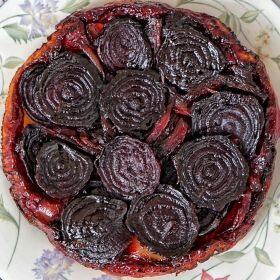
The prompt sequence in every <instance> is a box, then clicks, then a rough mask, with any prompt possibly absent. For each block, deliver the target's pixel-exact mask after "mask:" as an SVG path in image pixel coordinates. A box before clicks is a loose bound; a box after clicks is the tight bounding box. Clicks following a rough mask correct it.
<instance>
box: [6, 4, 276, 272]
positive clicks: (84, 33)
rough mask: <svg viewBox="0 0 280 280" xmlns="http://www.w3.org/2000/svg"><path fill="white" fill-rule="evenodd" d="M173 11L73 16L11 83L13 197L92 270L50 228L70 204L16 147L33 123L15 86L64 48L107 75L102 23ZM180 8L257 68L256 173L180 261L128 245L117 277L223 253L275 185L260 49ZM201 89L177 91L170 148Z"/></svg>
mask: <svg viewBox="0 0 280 280" xmlns="http://www.w3.org/2000/svg"><path fill="white" fill-rule="evenodd" d="M171 11H174V9H173V8H171V7H169V6H165V5H160V4H140V3H134V4H131V3H129V4H112V5H107V6H105V7H100V8H95V9H91V10H88V11H81V12H77V13H74V14H73V15H71V16H69V17H67V18H66V19H65V20H63V21H62V22H61V23H59V24H58V25H57V28H56V31H55V32H54V33H53V34H52V35H51V36H50V37H49V38H48V41H47V43H45V44H43V46H42V47H41V48H40V49H39V50H37V51H35V52H34V53H33V54H32V55H31V56H30V57H29V58H28V59H27V60H26V62H25V63H24V65H23V66H22V67H21V68H19V69H18V71H17V73H16V75H15V76H14V78H13V80H12V82H11V85H10V89H9V95H8V97H7V101H6V111H5V115H4V122H3V127H2V151H3V169H4V172H5V174H6V176H7V178H8V180H9V181H10V182H11V183H12V186H11V188H10V191H11V194H12V196H13V198H14V200H15V201H16V203H17V205H18V207H19V208H20V209H21V211H22V213H23V214H24V215H25V217H26V218H27V219H28V221H29V222H30V223H32V224H34V225H35V226H37V227H38V228H40V229H41V230H43V231H44V232H45V233H46V234H47V236H48V238H49V240H50V242H51V243H52V244H53V245H54V246H55V247H56V248H58V249H59V250H61V251H62V252H64V253H65V254H67V255H68V256H70V257H72V258H74V259H75V260H77V261H78V262H80V263H82V264H83V265H85V266H87V267H91V268H98V267H99V266H98V265H97V264H94V263H90V262H86V261H84V260H82V259H80V257H79V256H78V255H75V254H74V253H71V252H70V251H68V250H67V247H65V246H64V245H63V244H62V243H60V242H59V241H58V240H57V235H56V231H55V228H54V227H52V226H51V224H52V223H53V222H54V221H56V220H57V219H58V217H59V216H60V215H61V212H62V209H63V208H64V206H65V203H66V202H67V201H66V200H63V199H62V200H57V199H50V198H49V197H47V196H46V195H45V194H43V192H41V191H39V190H38V188H35V187H34V186H33V185H32V183H31V182H30V180H29V178H28V176H27V174H26V171H25V168H24V166H23V163H22V161H21V160H20V156H19V153H18V151H17V149H18V143H19V141H20V137H21V132H22V130H23V127H24V126H25V125H26V122H27V121H28V120H27V118H26V117H25V115H24V113H23V109H22V106H21V100H20V97H19V91H18V85H19V81H20V78H21V76H22V74H23V71H24V70H25V69H26V67H28V66H29V65H31V64H33V63H34V62H42V61H44V62H47V61H48V60H49V59H50V58H53V57H55V56H56V55H57V54H58V53H59V52H60V51H62V50H69V51H73V52H81V53H84V54H85V55H87V56H88V57H89V59H90V60H91V61H92V62H93V63H94V64H95V66H96V67H97V69H98V70H99V72H100V73H101V74H102V75H104V69H103V66H102V64H101V63H100V60H99V58H98V57H97V55H96V52H95V50H94V48H93V47H92V44H91V43H90V40H91V39H93V38H96V37H98V36H99V34H101V33H102V30H103V25H104V24H105V23H107V22H108V21H110V20H112V19H114V18H116V17H119V16H125V15H128V16H131V17H134V18H136V19H140V20H141V19H149V18H155V19H156V20H155V21H154V22H153V21H152V22H151V25H153V26H159V25H161V22H160V20H159V19H160V18H161V17H162V16H164V15H166V14H168V13H170V12H171ZM177 11H180V12H182V13H183V14H185V15H187V17H188V18H189V19H190V21H191V22H192V23H193V24H194V25H197V26H199V27H200V28H201V29H202V30H204V32H205V34H206V35H207V36H210V37H211V39H212V40H213V41H214V42H216V43H217V44H218V45H219V46H220V48H221V49H222V50H223V52H224V55H225V57H226V59H227V61H228V63H229V65H235V64H239V65H245V66H246V65H252V66H253V68H254V71H255V73H256V75H257V76H258V77H259V78H258V85H259V87H260V88H261V89H262V91H263V92H264V93H265V94H266V95H267V96H268V99H267V101H266V112H265V119H266V125H265V128H264V133H263V135H262V137H261V141H260V143H261V144H260V145H259V146H258V147H257V152H256V155H255V157H254V158H253V160H252V161H251V173H252V174H250V179H249V181H248V186H247V191H246V192H245V193H244V194H243V195H242V197H241V198H240V199H239V200H238V201H235V202H233V203H232V204H231V205H230V207H229V210H228V212H227V214H226V216H225V218H224V219H223V220H222V222H221V223H220V224H219V226H218V227H217V228H216V229H215V230H214V231H212V232H210V233H208V234H206V235H204V236H200V237H198V238H197V240H196V242H195V243H194V245H193V248H192V249H191V251H190V252H189V253H188V254H187V255H186V256H185V257H182V258H179V259H173V260H170V259H165V258H163V259H161V258H156V257H153V256H152V257H147V254H146V255H145V256H143V254H142V255H141V254H137V253H135V250H136V251H137V249H135V246H134V247H131V246H132V245H131V246H130V247H129V248H128V249H127V250H126V252H125V253H124V254H123V255H122V256H121V258H120V259H118V260H116V261H115V262H113V263H111V264H107V265H104V266H103V267H102V269H103V270H104V271H106V272H108V273H112V274H115V275H122V276H123V275H129V276H134V277H143V276H154V275H160V274H166V273H172V272H176V273H179V272H181V271H184V270H188V269H192V268H194V267H195V266H196V265H197V263H198V262H203V261H206V260H207V259H209V258H210V257H211V256H212V255H213V254H215V253H217V252H224V251H226V250H228V249H230V248H232V247H233V246H234V245H235V244H236V243H237V242H238V241H239V240H240V239H241V238H243V237H244V236H245V234H246V233H247V232H248V231H249V230H250V228H251V227H252V225H253V224H254V216H255V214H256V212H257V210H258V209H259V208H260V207H261V205H262V203H263V200H264V198H265V194H266V192H267V191H268V189H269V187H270V183H271V176H272V170H273V162H274V156H275V149H274V144H275V142H276V140H277V136H276V127H277V123H276V120H277V118H276V114H277V107H276V100H275V95H274V92H273V89H272V87H271V85H270V82H269V78H268V76H267V73H266V70H265V67H264V65H263V63H262V62H261V61H260V60H259V58H258V57H257V56H256V55H255V54H253V53H252V52H250V51H248V50H246V49H245V48H244V47H243V46H241V45H240V43H239V42H238V40H237V39H236V36H235V35H234V34H233V33H232V32H231V31H230V29H229V28H228V27H226V26H225V25H223V24H222V23H221V22H220V21H219V20H218V19H216V18H214V17H211V16H209V15H206V14H200V13H196V12H193V11H190V10H185V9H177ZM156 30H157V29H156ZM156 38H158V39H157V40H155V42H154V44H155V45H156V46H158V45H160V42H159V38H160V36H159V35H158V36H156ZM223 83H224V82H223V81H222V80H220V79H218V78H217V79H216V81H212V82H208V83H207V84H206V85H203V86H204V89H205V88H206V89H207V92H210V94H211V92H213V91H214V92H215V91H217V90H219V88H220V87H222V84H223ZM232 83H234V82H232ZM204 92H205V91H204ZM200 93H201V91H200V90H199V86H197V88H193V89H190V93H189V94H188V95H187V96H186V97H181V96H179V95H178V97H177V98H176V101H175V102H174V104H175V105H174V106H173V109H172V110H173V111H174V112H175V113H178V114H181V115H182V116H183V117H182V118H181V123H180V126H179V124H178V127H176V128H175V129H174V130H173V133H172V134H171V135H170V136H169V138H166V139H165V147H166V149H167V151H168V150H170V149H175V148H176V144H177V143H176V141H178V136H177V134H178V135H179V136H180V135H181V138H183V137H187V133H188V126H187V122H185V119H184V118H187V116H188V115H189V114H190V108H191V104H192V103H193V101H194V100H195V99H197V97H198V96H197V94H200ZM170 109H171V106H170V107H167V114H166V115H163V117H162V118H161V120H159V121H158V122H157V123H156V124H155V129H154V130H153V131H152V133H151V134H150V141H151V142H152V141H155V140H156V139H157V138H158V137H159V136H160V134H161V132H162V131H163V130H164V129H165V127H166V126H167V123H168V120H169V118H170V114H171V113H170V111H169V110H170ZM48 129H49V130H50V132H52V133H57V134H58V135H60V136H59V137H62V139H63V137H64V138H67V139H69V138H70V139H71V140H72V141H73V142H74V143H75V144H76V145H79V144H80V145H84V146H83V147H89V146H88V144H90V145H93V147H91V148H92V150H91V151H94V152H93V154H99V153H100V151H101V150H102V141H103V140H102V139H100V140H99V141H96V140H93V139H92V138H91V137H89V136H88V135H86V133H84V132H82V131H81V132H73V131H72V132H71V130H69V129H67V130H64V129H53V128H48ZM173 134H176V137H174V138H173V137H172V136H173ZM69 135H70V137H69ZM278 136H279V132H278ZM94 139H95V138H94ZM175 140H176V141H175ZM91 148H89V149H91ZM256 184H257V188H256ZM256 189H257V191H256Z"/></svg>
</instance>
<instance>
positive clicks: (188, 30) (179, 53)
mask: <svg viewBox="0 0 280 280" xmlns="http://www.w3.org/2000/svg"><path fill="white" fill-rule="evenodd" d="M173 20H174V21H173ZM177 20H178V18H177V17H176V16H174V18H173V19H172V16H171V17H170V18H169V19H167V21H168V24H166V25H165V26H164V27H163V28H164V29H163V30H164V31H163V35H164V41H163V44H162V46H161V48H160V49H159V52H158V53H157V64H158V68H159V71H160V72H161V73H162V74H163V76H164V77H165V78H166V79H167V80H168V81H169V82H170V83H171V84H173V85H175V86H177V87H178V88H179V89H181V90H188V89H189V86H190V85H192V86H193V85H197V84H199V83H201V82H203V81H204V80H206V79H209V78H211V77H213V76H215V75H216V74H217V73H219V72H221V71H222V70H223V68H224V66H225V62H224V56H223V54H222V52H221V51H220V50H219V48H218V47H217V46H215V44H214V43H213V42H211V41H210V40H209V39H208V38H207V37H205V36H204V35H203V34H202V33H201V32H199V31H198V30H196V29H194V28H193V27H191V26H190V25H188V24H187V23H184V18H180V20H179V22H178V21H177ZM171 22H172V24H170V23H171Z"/></svg>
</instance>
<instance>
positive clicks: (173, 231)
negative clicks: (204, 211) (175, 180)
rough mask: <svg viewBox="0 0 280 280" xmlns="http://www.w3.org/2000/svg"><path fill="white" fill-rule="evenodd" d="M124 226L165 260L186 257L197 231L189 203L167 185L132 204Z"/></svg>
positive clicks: (192, 210)
mask: <svg viewBox="0 0 280 280" xmlns="http://www.w3.org/2000/svg"><path fill="white" fill-rule="evenodd" d="M126 223H127V226H128V227H129V229H130V230H131V231H133V232H134V233H135V234H136V235H137V237H138V238H139V240H140V241H141V242H143V243H144V244H145V245H147V246H148V247H149V248H150V249H151V250H152V251H154V252H156V253H159V254H161V255H163V256H167V257H170V256H179V255H182V254H185V253H187V252H188V250H189V249H190V247H191V246H192V243H193V242H194V240H195V238H196V236H197V233H198V228H199V224H198V219H197V216H196V214H195V211H194V207H193V205H192V203H191V202H189V201H188V200H186V199H185V198H184V197H183V195H182V194H181V193H180V192H179V191H177V190H175V189H173V188H172V186H169V185H160V187H159V188H158V191H157V192H156V193H154V194H151V195H146V196H142V197H140V198H139V199H137V200H136V201H133V202H132V206H131V207H130V210H129V213H128V216H127V221H126Z"/></svg>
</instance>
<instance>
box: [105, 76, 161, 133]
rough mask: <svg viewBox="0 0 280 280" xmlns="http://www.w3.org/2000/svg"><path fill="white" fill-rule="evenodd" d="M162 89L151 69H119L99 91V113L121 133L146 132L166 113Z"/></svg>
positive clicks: (157, 77)
mask: <svg viewBox="0 0 280 280" xmlns="http://www.w3.org/2000/svg"><path fill="white" fill-rule="evenodd" d="M165 91H166V89H165V87H164V86H163V84H161V83H160V81H159V75H158V74H157V73H156V72H154V71H151V70H146V71H139V70H122V71H118V72H117V75H116V77H114V78H113V80H112V81H111V82H110V83H109V84H108V85H107V86H106V87H105V88H104V90H103V93H102V94H101V104H100V107H101V112H102V114H103V115H104V117H105V118H108V119H110V120H111V122H112V123H113V124H114V125H115V126H116V127H117V128H118V130H119V131H120V132H127V133H128V132H129V133H137V132H139V131H146V130H148V129H149V128H150V127H151V126H152V125H153V124H154V123H155V122H156V121H157V120H158V119H159V118H160V117H161V116H162V115H163V114H164V112H165V99H166V98H165Z"/></svg>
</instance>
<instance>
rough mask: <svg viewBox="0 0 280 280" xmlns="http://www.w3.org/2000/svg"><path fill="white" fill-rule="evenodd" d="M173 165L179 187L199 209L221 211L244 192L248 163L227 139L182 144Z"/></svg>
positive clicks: (201, 139) (211, 139)
mask: <svg viewBox="0 0 280 280" xmlns="http://www.w3.org/2000/svg"><path fill="white" fill-rule="evenodd" d="M174 163H175V167H176V169H177V174H178V181H179V183H180V185H181V187H182V188H183V190H184V192H185V193H186V194H187V195H188V197H189V198H190V199H191V200H192V201H193V202H194V203H195V204H196V205H198V206H199V207H205V208H209V209H212V210H215V211H221V210H222V209H223V208H224V207H225V205H226V204H228V203H230V202H231V201H233V200H236V199H238V198H239V197H240V196H241V195H242V193H243V192H244V191H245V189H246V183H247V179H248V173H249V168H248V164H247V162H246V160H245V159H244V157H243V155H242V154H241V152H240V151H239V150H238V148H237V147H236V145H235V144H233V143H232V142H231V141H230V140H229V139H228V138H227V137H224V136H208V137H202V138H199V139H196V140H193V141H191V142H188V143H185V144H184V145H183V146H182V147H181V149H180V150H179V151H178V153H177V154H176V156H175V160H174Z"/></svg>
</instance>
